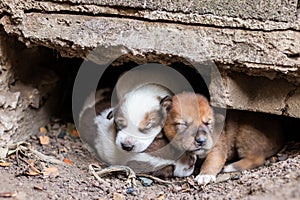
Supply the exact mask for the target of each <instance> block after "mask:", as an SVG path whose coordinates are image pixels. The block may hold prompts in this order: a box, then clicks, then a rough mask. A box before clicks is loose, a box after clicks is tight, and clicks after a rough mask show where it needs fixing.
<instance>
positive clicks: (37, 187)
mask: <svg viewBox="0 0 300 200" xmlns="http://www.w3.org/2000/svg"><path fill="white" fill-rule="evenodd" d="M33 189H35V190H39V191H44V189H43V188H42V187H40V186H37V185H35V186H33Z"/></svg>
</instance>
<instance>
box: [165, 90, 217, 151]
mask: <svg viewBox="0 0 300 200" xmlns="http://www.w3.org/2000/svg"><path fill="white" fill-rule="evenodd" d="M207 105H208V106H207ZM213 124H214V117H213V111H212V109H211V108H210V106H209V103H208V101H207V100H206V98H205V97H203V96H201V95H195V94H194V93H191V92H184V93H181V94H178V95H176V96H174V97H173V104H172V108H171V109H170V111H169V113H168V117H167V120H166V123H165V126H164V132H165V135H166V136H167V138H168V139H169V140H170V141H171V143H172V144H173V145H174V146H176V148H178V149H182V150H185V151H192V152H195V153H196V154H198V155H200V154H203V155H204V156H206V154H207V153H208V151H209V150H210V149H211V148H212V146H213V144H214V137H215V136H214V135H213V130H212V127H213ZM201 130H203V131H201ZM199 137H203V138H205V139H206V140H207V142H206V145H204V146H201V145H199V144H197V142H196V139H198V138H199ZM200 156H201V155H200Z"/></svg>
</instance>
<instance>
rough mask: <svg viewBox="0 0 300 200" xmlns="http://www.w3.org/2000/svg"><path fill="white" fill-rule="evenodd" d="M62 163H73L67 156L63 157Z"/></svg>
mask: <svg viewBox="0 0 300 200" xmlns="http://www.w3.org/2000/svg"><path fill="white" fill-rule="evenodd" d="M64 163H66V164H68V165H72V164H73V162H72V160H70V159H68V158H64Z"/></svg>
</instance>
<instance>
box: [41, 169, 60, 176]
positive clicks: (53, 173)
mask: <svg viewBox="0 0 300 200" xmlns="http://www.w3.org/2000/svg"><path fill="white" fill-rule="evenodd" d="M43 175H44V177H49V176H54V177H57V176H58V175H59V171H58V169H57V168H56V167H49V168H46V169H44V171H43Z"/></svg>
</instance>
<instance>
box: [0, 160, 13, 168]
mask: <svg viewBox="0 0 300 200" xmlns="http://www.w3.org/2000/svg"><path fill="white" fill-rule="evenodd" d="M10 164H11V163H10V162H4V161H0V166H1V167H8V166H10Z"/></svg>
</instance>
